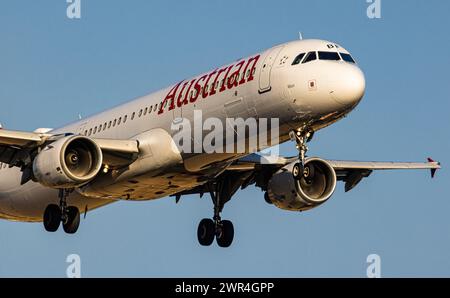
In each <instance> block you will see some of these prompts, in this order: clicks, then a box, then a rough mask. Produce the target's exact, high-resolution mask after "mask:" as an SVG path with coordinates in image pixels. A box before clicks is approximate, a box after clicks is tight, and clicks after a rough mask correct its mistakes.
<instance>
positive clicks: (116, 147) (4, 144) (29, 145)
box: [0, 129, 139, 168]
mask: <svg viewBox="0 0 450 298" xmlns="http://www.w3.org/2000/svg"><path fill="white" fill-rule="evenodd" d="M68 135H70V134H51V133H37V132H23V131H13V130H5V129H0V162H2V163H6V164H9V165H10V166H11V167H13V166H19V167H22V166H24V165H26V164H29V163H31V161H32V156H33V152H34V151H36V150H37V149H38V148H39V147H40V146H42V145H44V144H48V143H51V142H53V141H55V140H57V139H59V138H61V137H65V136H68ZM92 140H93V141H95V143H96V144H97V145H98V146H99V147H100V149H101V150H102V153H103V160H104V161H105V163H107V164H108V165H110V167H111V168H118V167H123V166H127V165H129V164H131V163H132V162H133V161H135V160H136V158H137V154H138V153H139V149H138V143H137V141H135V140H114V139H95V138H93V139H92Z"/></svg>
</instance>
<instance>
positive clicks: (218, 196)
mask: <svg viewBox="0 0 450 298" xmlns="http://www.w3.org/2000/svg"><path fill="white" fill-rule="evenodd" d="M209 189H210V194H211V199H212V201H213V204H214V217H213V219H210V218H204V219H202V220H201V221H200V224H199V225H198V229H197V237H198V242H199V243H200V244H201V245H203V246H209V245H211V244H212V243H213V241H214V238H216V241H217V244H218V245H219V246H220V247H229V246H230V245H231V243H232V242H233V238H234V227H233V223H232V222H231V221H229V220H222V219H221V217H220V213H221V212H222V209H223V206H224V205H225V203H226V202H227V201H228V200H229V199H230V198H227V192H226V190H225V188H224V187H223V184H222V183H217V184H216V185H214V186H210V187H209Z"/></svg>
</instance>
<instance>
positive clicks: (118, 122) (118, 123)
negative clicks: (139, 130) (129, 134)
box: [117, 117, 122, 125]
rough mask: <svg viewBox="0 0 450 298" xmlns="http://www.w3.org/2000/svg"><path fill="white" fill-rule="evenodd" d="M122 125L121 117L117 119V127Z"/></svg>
mask: <svg viewBox="0 0 450 298" xmlns="http://www.w3.org/2000/svg"><path fill="white" fill-rule="evenodd" d="M120 123H122V117H119V121H117V125H120Z"/></svg>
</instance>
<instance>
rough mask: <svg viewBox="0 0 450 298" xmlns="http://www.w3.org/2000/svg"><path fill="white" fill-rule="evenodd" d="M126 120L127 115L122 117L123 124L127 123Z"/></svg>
mask: <svg viewBox="0 0 450 298" xmlns="http://www.w3.org/2000/svg"><path fill="white" fill-rule="evenodd" d="M127 118H128V115H125V117H123V123H125V122H127Z"/></svg>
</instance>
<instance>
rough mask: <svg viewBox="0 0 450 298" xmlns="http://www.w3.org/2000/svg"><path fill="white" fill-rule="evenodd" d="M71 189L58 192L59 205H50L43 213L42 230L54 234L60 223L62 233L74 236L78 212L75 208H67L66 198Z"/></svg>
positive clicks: (76, 228) (78, 223) (77, 222)
mask: <svg viewBox="0 0 450 298" xmlns="http://www.w3.org/2000/svg"><path fill="white" fill-rule="evenodd" d="M71 192H72V190H71V189H60V190H59V195H58V196H59V205H56V204H50V205H48V206H47V208H45V212H44V220H43V221H44V228H45V230H46V231H48V232H56V231H57V230H58V228H59V225H60V223H61V222H62V225H63V229H64V232H66V233H68V234H74V233H75V232H76V231H77V230H78V227H79V225H80V211H79V210H78V208H77V207H75V206H67V197H68V196H69V194H70V193H71Z"/></svg>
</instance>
